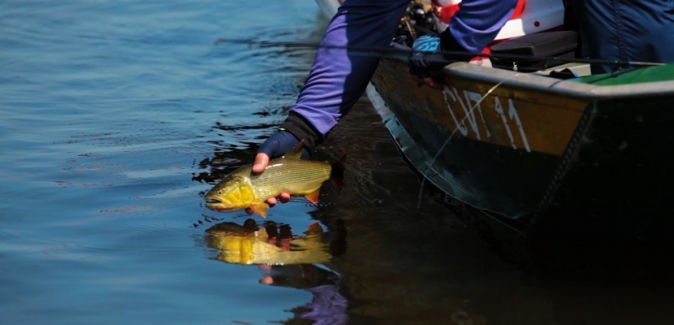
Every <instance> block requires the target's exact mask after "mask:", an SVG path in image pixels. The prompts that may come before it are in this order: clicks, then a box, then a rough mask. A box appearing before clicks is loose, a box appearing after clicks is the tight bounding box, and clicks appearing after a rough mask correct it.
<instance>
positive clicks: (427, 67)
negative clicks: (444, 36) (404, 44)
mask: <svg viewBox="0 0 674 325" xmlns="http://www.w3.org/2000/svg"><path fill="white" fill-rule="evenodd" d="M442 50H443V49H442V46H441V43H440V35H430V34H428V35H423V36H421V37H419V38H417V39H416V40H415V41H414V43H412V53H410V56H409V59H408V61H407V65H408V67H409V72H410V73H411V74H412V75H414V76H416V77H417V78H419V79H421V80H424V79H427V78H430V77H431V73H432V72H433V71H439V70H440V69H442V68H443V67H444V66H445V65H447V64H448V63H449V60H447V59H446V58H445V57H444V55H443V54H442V53H441V52H442Z"/></svg>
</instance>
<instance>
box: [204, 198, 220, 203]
mask: <svg viewBox="0 0 674 325" xmlns="http://www.w3.org/2000/svg"><path fill="white" fill-rule="evenodd" d="M219 203H222V201H220V200H218V199H214V198H207V199H206V204H219Z"/></svg>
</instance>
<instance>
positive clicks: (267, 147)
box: [257, 128, 311, 159]
mask: <svg viewBox="0 0 674 325" xmlns="http://www.w3.org/2000/svg"><path fill="white" fill-rule="evenodd" d="M298 143H300V140H299V139H297V138H296V137H295V136H294V135H293V134H292V133H290V132H288V131H286V130H285V129H283V128H281V129H279V130H278V131H276V132H275V133H274V134H272V135H271V136H269V138H267V140H265V141H264V142H263V143H262V145H261V146H260V148H259V149H258V150H257V152H258V153H261V152H263V153H266V154H267V156H269V158H275V157H281V156H283V155H285V154H286V152H288V151H290V149H292V148H293V147H295V146H296V145H297V144H298ZM310 157H311V153H310V152H309V150H307V147H304V148H303V149H302V158H303V159H308V158H310Z"/></svg>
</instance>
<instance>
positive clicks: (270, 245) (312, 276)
mask: <svg viewBox="0 0 674 325" xmlns="http://www.w3.org/2000/svg"><path fill="white" fill-rule="evenodd" d="M334 225H337V229H334V231H332V229H331V231H329V232H324V231H323V228H322V227H321V226H320V224H319V223H318V222H316V223H313V224H311V225H309V227H308V228H307V230H306V231H305V232H304V234H303V235H302V236H295V235H293V233H292V231H291V228H290V226H289V225H286V224H281V225H279V224H276V223H274V222H266V223H264V225H263V226H262V227H260V226H258V224H257V223H256V222H255V220H253V219H250V218H249V219H247V220H246V221H244V222H243V224H241V225H240V224H237V223H234V222H222V223H219V224H217V225H215V226H213V227H211V228H209V229H207V230H206V242H207V243H208V245H209V246H210V247H213V248H216V249H217V250H218V255H217V257H216V258H217V259H218V260H221V261H223V262H227V263H233V264H257V265H258V267H259V268H260V269H261V270H263V271H264V272H265V274H264V276H263V277H262V278H260V281H259V282H260V283H261V284H266V285H272V286H279V287H291V288H295V289H300V290H305V291H308V292H310V293H311V294H312V296H313V298H312V299H311V302H308V303H306V304H304V305H301V306H298V307H295V308H293V309H292V310H291V312H293V314H294V316H293V320H294V321H304V320H309V321H311V322H312V324H346V323H347V322H348V320H349V317H348V314H347V307H348V300H347V299H346V298H345V297H344V296H343V295H342V293H341V292H340V291H341V290H342V288H341V286H340V284H341V283H340V282H341V277H340V275H339V274H338V273H336V272H334V271H332V270H329V269H328V268H327V267H324V266H322V265H321V266H319V265H317V264H323V263H328V262H329V261H330V259H331V257H332V256H339V255H341V254H342V253H343V252H344V250H345V241H344V237H345V236H346V232H345V231H344V229H343V223H341V222H337V223H334Z"/></svg>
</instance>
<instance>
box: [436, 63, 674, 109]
mask: <svg viewBox="0 0 674 325" xmlns="http://www.w3.org/2000/svg"><path fill="white" fill-rule="evenodd" d="M443 73H444V75H445V76H448V77H452V76H454V77H460V78H465V79H470V80H475V81H478V82H485V83H493V84H498V83H501V86H503V87H508V88H516V89H519V90H533V91H541V92H548V93H553V94H562V95H565V96H573V97H577V98H580V99H586V100H604V99H624V98H635V97H650V96H665V95H670V96H671V95H674V80H671V81H652V82H640V83H631V84H624V85H607V86H599V85H593V84H588V83H580V82H574V81H568V80H563V79H556V78H552V77H547V76H543V75H538V74H535V73H524V72H517V71H511V70H504V69H498V68H492V67H482V66H478V65H476V64H471V63H467V62H455V63H451V64H449V65H447V66H445V67H444V68H443Z"/></svg>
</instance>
